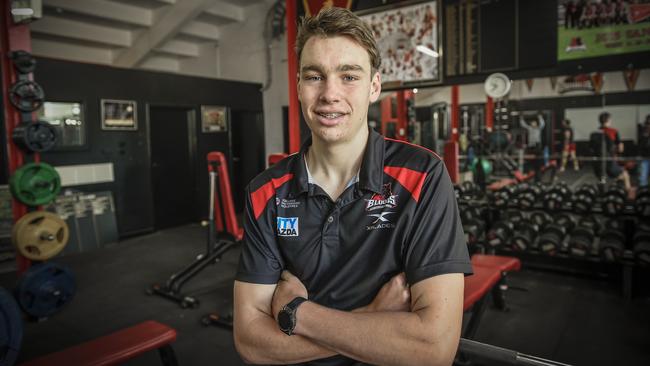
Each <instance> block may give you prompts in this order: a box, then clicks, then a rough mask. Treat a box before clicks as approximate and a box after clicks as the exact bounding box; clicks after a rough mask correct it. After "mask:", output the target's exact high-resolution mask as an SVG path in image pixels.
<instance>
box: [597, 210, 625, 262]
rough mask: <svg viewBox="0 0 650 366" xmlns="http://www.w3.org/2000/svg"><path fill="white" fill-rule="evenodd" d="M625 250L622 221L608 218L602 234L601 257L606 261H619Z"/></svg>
mask: <svg viewBox="0 0 650 366" xmlns="http://www.w3.org/2000/svg"><path fill="white" fill-rule="evenodd" d="M623 251H625V234H623V226H622V223H621V222H620V221H618V220H614V219H612V220H608V221H607V222H606V223H605V229H604V230H603V232H602V233H601V234H600V246H599V252H600V257H601V258H602V260H603V261H605V262H617V261H618V260H619V259H621V257H622V256H623Z"/></svg>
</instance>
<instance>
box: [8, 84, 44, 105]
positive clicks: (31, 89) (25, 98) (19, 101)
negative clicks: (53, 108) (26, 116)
mask: <svg viewBox="0 0 650 366" xmlns="http://www.w3.org/2000/svg"><path fill="white" fill-rule="evenodd" d="M44 99H45V91H43V87H42V86H40V85H39V84H37V83H36V82H34V81H31V80H21V81H18V82H17V83H15V84H14V85H12V86H11V89H9V101H10V102H11V104H12V105H13V106H14V107H16V108H18V110H21V111H23V112H34V111H35V110H37V109H39V108H40V107H41V106H42V105H43V100H44Z"/></svg>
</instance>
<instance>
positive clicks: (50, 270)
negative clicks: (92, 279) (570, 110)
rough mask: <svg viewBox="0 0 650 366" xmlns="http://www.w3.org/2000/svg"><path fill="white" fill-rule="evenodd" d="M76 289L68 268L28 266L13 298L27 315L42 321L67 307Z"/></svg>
mask: <svg viewBox="0 0 650 366" xmlns="http://www.w3.org/2000/svg"><path fill="white" fill-rule="evenodd" d="M76 289H77V286H76V284H75V278H74V275H73V274H72V271H70V270H69V269H68V268H66V267H63V266H61V265H58V264H54V263H41V264H37V265H34V266H32V267H31V268H30V269H28V270H27V271H26V272H25V274H24V275H23V276H22V277H21V279H20V281H19V283H18V287H17V294H16V298H17V299H18V303H19V304H20V306H21V307H22V309H23V310H24V311H25V312H26V313H27V314H29V315H31V316H33V317H35V318H45V317H48V316H51V315H53V314H55V313H57V312H59V311H60V310H61V309H62V308H63V307H64V306H65V305H67V304H68V303H69V302H70V301H71V300H72V298H73V297H74V294H75V291H76Z"/></svg>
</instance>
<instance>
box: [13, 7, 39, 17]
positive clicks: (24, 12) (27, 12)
mask: <svg viewBox="0 0 650 366" xmlns="http://www.w3.org/2000/svg"><path fill="white" fill-rule="evenodd" d="M11 14H12V15H19V16H32V15H34V9H32V8H15V9H11Z"/></svg>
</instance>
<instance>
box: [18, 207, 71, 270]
mask: <svg viewBox="0 0 650 366" xmlns="http://www.w3.org/2000/svg"><path fill="white" fill-rule="evenodd" d="M69 237H70V230H69V229H68V224H66V223H65V221H63V220H62V219H61V218H60V217H59V216H57V215H56V214H54V213H51V212H47V211H35V212H30V213H28V214H26V215H25V216H23V217H21V218H20V220H18V222H16V224H15V225H14V228H13V230H12V233H11V241H12V242H13V244H14V246H15V247H16V249H17V250H18V251H19V252H20V254H22V255H23V256H24V257H26V258H29V259H31V260H33V261H45V260H48V259H50V258H52V257H54V256H56V255H57V254H59V253H60V252H61V251H62V250H63V248H65V246H66V244H68V239H69Z"/></svg>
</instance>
